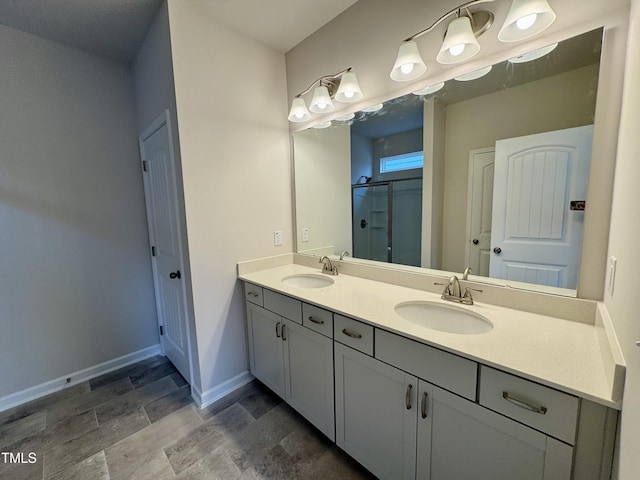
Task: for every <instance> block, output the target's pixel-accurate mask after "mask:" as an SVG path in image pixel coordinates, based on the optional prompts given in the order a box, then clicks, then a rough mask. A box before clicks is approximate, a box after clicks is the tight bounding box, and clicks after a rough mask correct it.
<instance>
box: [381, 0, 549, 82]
mask: <svg viewBox="0 0 640 480" xmlns="http://www.w3.org/2000/svg"><path fill="white" fill-rule="evenodd" d="M493 1H495V0H473V1H470V2H467V3H463V4H462V5H460V6H458V7H456V8H454V9H452V10H450V11H448V12H447V13H445V14H444V15H442V16H441V17H440V18H439V19H438V20H436V21H435V22H434V23H433V24H432V25H431V26H430V27H428V28H426V29H424V30H422V31H420V32H418V33H416V34H415V35H411V36H410V37H408V38H406V39H405V40H404V41H403V42H402V44H400V49H399V50H398V56H397V57H396V62H395V64H394V65H393V68H392V69H391V73H390V77H391V78H392V79H393V80H395V81H397V82H406V81H410V80H415V79H416V78H418V77H420V76H421V75H422V74H424V73H425V72H426V71H427V66H426V65H425V63H424V60H423V59H422V57H421V56H420V52H419V51H418V45H417V44H416V42H415V40H416V39H417V38H418V37H421V36H422V35H425V34H426V33H429V32H431V31H433V30H434V29H435V28H436V27H437V26H438V25H440V24H441V23H442V22H444V21H445V20H446V19H447V18H449V17H450V16H452V15H455V16H456V18H454V19H453V20H452V21H451V22H450V23H449V25H448V26H447V31H446V33H445V36H444V41H443V43H442V46H441V47H440V51H439V52H438V55H437V56H436V61H437V62H438V63H441V64H445V65H448V64H454V63H459V62H464V61H465V60H468V59H470V58H471V57H473V56H474V55H476V54H477V53H478V52H479V51H480V44H479V43H478V40H477V38H478V37H480V35H482V34H483V33H484V32H486V31H487V30H488V29H489V28H491V25H492V24H493V13H492V12H490V11H486V10H479V11H475V12H472V11H471V10H470V9H471V8H472V7H475V6H476V5H479V4H482V3H489V2H493ZM555 19H556V14H555V12H554V11H553V10H552V9H551V7H550V6H549V4H548V3H547V0H512V3H511V8H510V10H509V14H508V15H507V18H506V20H505V22H504V25H503V26H502V28H501V29H500V32H499V33H498V39H499V40H501V41H503V42H516V41H519V40H524V39H526V38H529V37H532V36H534V35H537V34H538V33H540V32H542V31H543V30H545V29H546V28H548V27H549V26H550V25H551V24H552V23H553V22H554V21H555Z"/></svg>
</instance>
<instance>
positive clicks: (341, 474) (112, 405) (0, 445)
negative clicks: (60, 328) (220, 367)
mask: <svg viewBox="0 0 640 480" xmlns="http://www.w3.org/2000/svg"><path fill="white" fill-rule="evenodd" d="M0 452H12V453H14V454H16V453H22V454H23V457H22V458H23V461H24V462H25V463H12V462H9V461H8V459H9V457H8V455H6V454H2V455H1V456H0V479H3V480H4V479H7V480H21V479H38V480H41V479H47V480H48V479H53V480H110V479H111V480H122V479H135V480H146V479H149V480H163V479H189V480H198V479H224V480H227V479H229V480H235V479H243V480H244V479H247V480H248V479H274V480H275V479H277V480H280V479H318V480H330V479H336V480H337V479H340V480H347V479H368V478H375V477H373V476H372V475H371V474H370V473H368V472H367V471H366V470H365V469H364V468H362V467H361V466H360V465H359V464H357V463H356V462H355V461H354V460H352V459H351V458H349V457H348V456H347V455H346V454H345V453H343V452H342V451H341V450H340V449H339V448H337V447H336V446H335V445H334V444H332V443H331V442H330V441H329V440H328V439H327V438H326V437H324V436H323V435H322V434H321V433H319V432H318V431H317V430H315V428H314V427H312V426H311V425H309V423H307V422H306V421H305V420H304V419H303V418H302V417H301V416H300V415H298V414H297V413H296V412H295V411H293V410H292V409H291V408H290V407H289V406H288V405H286V404H285V403H283V402H282V401H281V400H280V398H278V397H277V396H276V395H274V394H273V393H272V392H270V391H269V390H268V389H266V388H265V387H264V386H262V385H261V384H260V383H258V382H256V381H254V382H252V383H250V384H249V385H247V386H245V387H242V388H241V389H240V390H238V391H236V392H234V393H233V394H231V395H230V396H228V397H226V398H223V399H222V400H220V401H219V402H217V403H215V404H214V405H212V406H210V407H208V408H206V409H203V410H199V409H198V408H197V407H196V406H195V405H194V403H193V400H192V399H191V396H190V391H189V385H187V383H186V382H185V381H184V379H183V378H182V376H180V374H179V373H178V372H177V371H176V369H175V368H174V367H173V365H172V364H171V363H169V362H168V361H167V359H166V358H164V357H154V358H151V359H148V360H145V361H143V362H140V363H137V364H135V365H132V366H130V367H126V368H123V369H121V370H118V371H115V372H112V373H108V374H106V375H103V376H101V377H98V378H95V379H93V380H90V381H88V382H84V383H82V384H78V385H75V386H73V387H70V388H68V389H65V390H62V391H60V392H57V393H54V394H51V395H48V396H46V397H43V398H40V399H38V400H35V401H33V402H30V403H27V404H25V405H21V406H19V407H16V408H13V409H11V410H7V411H4V412H0ZM30 453H34V454H35V456H31V457H30V456H29V454H30ZM5 457H6V459H7V461H4V459H5ZM15 458H16V457H14V459H15ZM34 459H35V462H34V463H28V462H29V461H30V460H34Z"/></svg>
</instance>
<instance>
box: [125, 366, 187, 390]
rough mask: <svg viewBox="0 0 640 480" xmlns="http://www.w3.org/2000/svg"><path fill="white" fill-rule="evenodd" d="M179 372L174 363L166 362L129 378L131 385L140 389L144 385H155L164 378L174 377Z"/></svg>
mask: <svg viewBox="0 0 640 480" xmlns="http://www.w3.org/2000/svg"><path fill="white" fill-rule="evenodd" d="M177 371H178V370H176V367H174V366H173V364H172V363H170V362H166V363H161V364H160V365H156V366H154V367H151V368H148V369H146V370H145V371H143V372H140V373H136V374H133V375H129V378H130V379H131V383H132V384H133V387H134V388H140V387H143V386H144V385H148V384H149V383H153V382H155V381H156V380H159V379H161V378H162V377H166V376H168V375H173V374H174V373H176V372H177Z"/></svg>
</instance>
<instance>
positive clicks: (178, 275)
mask: <svg viewBox="0 0 640 480" xmlns="http://www.w3.org/2000/svg"><path fill="white" fill-rule="evenodd" d="M169 278H170V279H171V280H174V279H176V278H182V275H180V270H176V271H175V272H171V273H170V274H169Z"/></svg>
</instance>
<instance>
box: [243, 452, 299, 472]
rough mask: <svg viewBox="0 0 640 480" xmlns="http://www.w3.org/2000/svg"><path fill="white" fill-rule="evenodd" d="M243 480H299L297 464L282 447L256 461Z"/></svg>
mask: <svg viewBox="0 0 640 480" xmlns="http://www.w3.org/2000/svg"><path fill="white" fill-rule="evenodd" d="M241 478H242V479H243V480H245V479H246V480H250V479H264V480H267V479H268V480H295V479H297V478H299V475H298V470H297V468H296V465H295V463H294V462H293V460H292V459H291V457H290V456H289V454H288V453H287V452H285V451H284V449H283V448H282V447H281V446H280V445H276V446H275V447H273V448H272V449H271V450H269V451H268V452H266V454H265V455H263V456H262V457H260V459H258V460H256V461H255V462H254V463H253V464H252V465H251V467H249V468H248V469H247V470H246V471H245V472H244V473H243V474H242V477H241Z"/></svg>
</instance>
